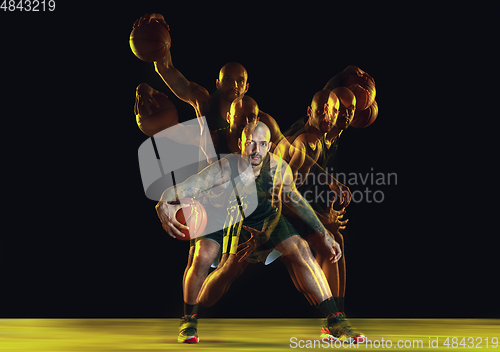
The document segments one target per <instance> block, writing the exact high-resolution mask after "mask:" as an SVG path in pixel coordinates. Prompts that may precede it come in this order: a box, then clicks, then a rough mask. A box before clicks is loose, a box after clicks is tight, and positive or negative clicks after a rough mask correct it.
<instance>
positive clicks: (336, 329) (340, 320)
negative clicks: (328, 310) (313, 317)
mask: <svg viewBox="0 0 500 352" xmlns="http://www.w3.org/2000/svg"><path fill="white" fill-rule="evenodd" d="M321 338H322V339H326V341H349V343H363V342H365V340H366V337H365V335H363V334H360V333H357V332H355V331H353V330H352V329H351V327H350V326H349V324H347V320H346V318H345V315H344V313H341V312H338V313H334V314H330V315H329V316H328V317H327V318H326V326H323V327H322V328H321Z"/></svg>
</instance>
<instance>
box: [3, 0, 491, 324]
mask: <svg viewBox="0 0 500 352" xmlns="http://www.w3.org/2000/svg"><path fill="white" fill-rule="evenodd" d="M99 6H100V8H99V9H90V8H88V7H85V8H84V7H81V8H77V7H76V6H75V5H67V4H62V3H61V2H60V1H58V2H57V9H56V11H55V12H54V13H41V14H39V15H40V16H38V17H37V14H33V13H29V14H27V13H26V14H20V13H15V14H9V13H3V12H2V13H1V16H2V17H1V18H2V24H1V25H0V26H2V29H3V30H4V33H7V32H9V33H14V35H12V36H8V37H7V38H6V39H5V44H4V45H5V47H6V48H12V50H11V51H8V52H20V51H21V50H22V51H21V52H22V53H25V54H23V55H21V57H16V56H14V55H8V54H6V55H5V58H4V59H2V60H5V67H6V68H7V67H9V70H12V71H13V72H19V77H18V78H16V79H14V80H12V81H10V82H9V83H8V84H6V85H5V91H4V94H3V97H4V98H3V99H5V104H8V105H9V106H14V108H15V110H16V111H17V113H19V110H20V109H21V111H23V115H22V116H24V118H23V121H24V122H23V124H21V125H18V127H17V128H16V129H14V130H15V131H16V132H17V131H19V132H21V133H22V135H23V136H29V138H25V139H24V140H25V143H26V144H28V145H29V149H30V150H31V152H30V154H29V156H28V155H26V156H27V159H28V160H30V163H29V165H30V166H26V163H25V162H22V161H20V160H23V159H22V158H21V159H20V158H12V160H11V159H10V158H9V159H7V160H8V162H9V165H13V169H16V170H17V168H19V170H26V172H23V173H20V174H19V175H20V176H15V177H14V179H15V180H16V182H20V183H23V184H24V185H29V186H27V187H24V188H23V189H24V191H22V192H17V193H16V197H15V198H16V201H21V202H20V203H16V206H15V207H14V206H13V207H12V209H11V210H10V211H9V212H8V213H6V219H8V218H10V219H16V224H17V226H18V229H17V230H15V231H6V232H5V234H4V235H2V237H3V240H2V242H3V243H4V245H2V247H1V254H2V257H1V258H0V260H1V261H2V277H3V281H4V284H3V285H2V295H4V298H3V299H1V300H0V302H1V311H0V316H4V317H177V316H180V315H181V314H182V290H181V281H182V275H183V271H184V268H185V264H186V260H187V252H188V244H187V243H183V242H180V241H175V240H173V239H171V238H170V237H168V235H167V234H166V233H165V232H164V231H163V230H162V228H161V225H160V222H159V220H158V219H157V216H156V212H155V210H154V205H155V204H156V202H154V201H151V200H149V199H147V198H146V197H145V195H144V191H143V189H142V182H141V178H140V172H139V167H138V162H137V150H138V148H139V146H140V145H141V144H142V142H143V141H145V140H146V139H147V136H146V135H144V134H143V133H142V132H141V131H140V130H139V129H138V127H137V125H136V122H135V116H134V113H133V105H134V98H135V87H136V86H137V85H138V84H139V83H141V82H147V83H148V84H150V85H151V86H152V87H153V88H155V89H157V90H160V91H163V92H164V93H166V94H167V95H168V96H169V97H170V98H171V99H172V100H174V101H175V103H176V104H177V106H178V109H179V111H180V112H181V113H182V114H185V115H184V116H185V117H186V118H188V117H189V116H191V117H194V115H193V112H192V108H191V107H189V106H187V105H186V104H184V103H182V102H180V101H179V100H178V99H176V98H175V97H174V96H173V94H172V93H171V92H170V91H169V89H168V88H167V87H166V86H165V85H164V83H163V82H162V81H161V79H160V78H159V76H158V75H157V74H156V73H155V72H154V68H153V64H150V63H145V62H142V61H140V60H139V59H137V58H136V57H135V56H134V55H133V54H132V52H131V50H130V48H129V44H128V36H129V34H130V31H131V29H132V24H133V23H134V21H135V20H136V19H137V18H139V17H140V16H142V15H143V14H145V13H150V12H158V13H161V14H163V15H164V17H165V20H166V22H167V23H168V24H169V25H170V34H171V37H172V48H171V52H172V58H173V63H174V65H175V67H176V68H178V69H179V70H180V72H182V73H183V74H184V75H185V76H186V78H187V79H189V80H192V81H194V82H196V83H198V84H200V85H201V86H203V87H205V88H207V89H208V90H209V92H212V91H213V90H215V79H216V78H217V76H218V72H219V69H220V68H221V67H222V66H223V65H224V64H225V63H227V62H229V61H237V62H240V63H242V64H243V65H244V66H245V67H246V69H247V71H248V73H249V80H248V82H249V83H250V88H249V91H248V95H250V96H251V97H253V98H254V99H255V100H256V101H257V102H258V103H259V107H260V108H261V110H263V111H265V112H268V113H269V114H271V115H272V116H273V117H274V118H275V119H276V121H277V122H278V123H279V124H280V127H281V129H282V131H285V130H286V129H287V128H288V127H289V126H290V125H291V124H292V123H293V122H294V121H295V120H296V119H298V118H300V117H302V116H304V115H305V113H306V109H307V106H308V105H309V103H310V101H311V98H312V96H313V95H314V93H315V92H316V91H318V90H320V89H322V88H323V86H324V85H325V83H326V82H327V81H328V80H329V79H330V78H331V77H333V76H334V75H336V74H337V73H339V72H340V71H342V70H343V69H344V68H345V67H346V66H348V65H351V64H353V65H356V66H358V67H360V68H361V69H363V70H364V71H366V72H367V73H368V74H370V75H371V76H372V77H373V78H374V79H375V83H376V89H377V96H376V100H377V103H378V104H379V108H380V110H379V116H378V118H377V120H376V121H375V123H374V124H373V125H372V126H370V127H368V128H366V129H355V128H352V127H351V128H349V129H348V130H347V131H346V132H345V133H344V134H343V135H342V137H341V142H340V147H339V151H338V167H339V169H338V171H339V172H344V173H350V172H355V173H358V174H359V173H361V174H363V175H365V174H367V173H370V172H371V169H372V168H373V172H374V173H378V172H381V173H384V174H385V175H387V174H389V173H397V185H387V186H376V185H375V186H373V187H372V186H370V185H369V186H368V187H370V189H371V190H372V191H375V190H380V191H382V192H383V193H384V201H383V202H382V203H379V204H377V203H369V204H368V203H366V202H362V203H352V204H351V205H350V206H349V208H348V211H347V216H346V217H347V218H349V219H350V222H349V225H348V228H347V230H346V231H345V232H344V239H345V256H346V260H347V293H346V311H347V313H348V315H350V316H352V317H499V316H500V313H499V309H498V308H499V307H498V304H497V303H496V302H495V300H494V299H493V298H494V294H493V290H494V289H493V287H494V279H493V277H494V273H495V272H496V269H497V268H498V264H496V263H495V262H494V261H493V257H492V255H493V252H491V255H490V253H489V251H492V250H493V248H491V247H490V246H484V243H485V241H487V240H488V236H491V231H486V230H484V226H485V225H480V224H474V225H472V224H470V222H468V221H465V219H466V218H467V217H471V215H470V214H468V213H467V212H466V211H464V210H463V209H462V208H461V207H460V204H461V202H462V201H463V199H462V198H461V196H460V195H458V194H457V192H459V191H460V192H461V191H463V189H460V187H457V184H456V182H457V180H456V177H455V175H454V174H453V171H456V170H457V169H460V168H461V167H463V164H461V163H460V161H461V159H460V157H458V158H457V159H456V157H457V155H456V153H454V151H456V149H454V145H461V144H460V143H461V141H462V140H461V139H460V137H459V135H460V133H458V132H457V131H458V129H457V127H459V126H461V125H462V117H463V115H461V114H462V112H461V111H450V110H451V109H450V108H449V107H448V106H449V105H448V104H449V102H450V100H451V99H453V101H461V100H462V97H461V94H457V93H455V92H454V90H457V89H460V85H461V84H462V85H465V83H464V82H463V81H462V77H463V76H467V75H468V72H471V70H472V69H473V68H472V67H470V66H472V65H473V63H472V62H470V61H468V60H467V55H470V54H471V53H476V56H480V61H481V62H482V64H485V63H486V60H489V59H491V54H492V53H493V52H494V50H493V49H495V48H494V47H493V45H492V44H491V41H493V39H492V38H493V37H494V35H495V33H496V34H498V25H496V24H494V23H498V3H496V2H494V3H493V2H488V3H484V4H482V5H477V6H476V7H474V8H470V7H467V6H465V5H460V4H453V6H452V5H450V6H448V7H446V6H444V5H443V7H440V8H434V7H430V6H426V5H421V4H420V3H419V4H413V5H408V4H405V5H400V6H399V7H398V6H390V5H387V4H384V5H374V4H371V5H366V4H361V3H356V4H353V5H345V4H343V3H342V4H336V3H329V5H324V4H321V3H315V2H307V5H306V3H304V4H300V5H293V4H288V5H286V6H281V7H275V6H271V5H269V4H266V5H258V4H257V3H246V4H241V3H239V4H238V5H232V6H233V7H232V8H231V9H230V10H229V9H228V8H226V7H223V6H222V5H217V4H216V3H213V4H212V3H210V4H207V5H202V6H198V5H196V6H195V5H174V4H169V3H168V2H166V1H162V2H160V1H157V2H155V1H142V2H140V3H139V2H138V3H137V4H128V5H127V4H125V5H124V4H123V3H122V2H115V3H112V2H107V3H105V4H100V5H99ZM222 8H224V9H223V10H222ZM495 21H496V22H495ZM25 27H28V28H30V31H31V34H32V35H31V37H30V38H35V39H32V41H29V44H27V41H26V40H21V39H20V38H21V37H22V36H21V34H20V32H19V31H20V29H21V28H25ZM52 38H57V40H54V39H52ZM6 52H7V51H6ZM475 59H477V57H475ZM492 62H493V61H492ZM469 65H470V66H469ZM6 72H9V71H8V70H6ZM466 73H467V75H466ZM462 75H463V76H462ZM23 97H24V98H26V97H29V98H30V103H29V104H26V101H25V100H23ZM16 98H21V100H19V101H17V100H12V99H16ZM450 115H452V116H450ZM16 116H19V115H16ZM452 119H453V123H451V122H450V121H451V120H452ZM9 121H12V120H11V119H9ZM26 126H29V127H26ZM5 133H6V134H7V131H6V132H5ZM460 148H462V147H460ZM473 168H474V165H471V164H470V163H469V164H468V165H467V166H466V169H467V170H471V169H473ZM450 170H451V171H452V172H451V173H450ZM351 190H352V191H355V190H360V191H364V186H352V187H351ZM17 204H19V205H17ZM485 214H486V213H485ZM23 229H24V230H23ZM7 232H8V233H9V234H10V235H8V234H7ZM205 314H206V316H210V317H308V316H319V315H318V313H317V312H316V311H315V310H314V309H313V308H311V307H309V305H308V303H307V301H306V300H305V298H304V297H303V296H302V294H300V293H299V292H297V290H296V289H295V287H294V286H293V284H292V281H291V280H290V278H289V275H288V272H287V271H286V268H285V266H284V265H283V264H281V263H280V262H276V263H273V264H272V265H270V266H263V265H261V264H254V265H250V266H249V267H248V269H247V271H246V272H245V273H244V274H243V275H242V276H241V277H240V278H239V279H238V280H237V281H235V282H234V284H233V286H232V287H231V289H230V291H229V292H228V293H227V294H226V296H224V297H223V299H222V300H221V301H220V302H219V303H218V304H217V305H216V306H214V307H213V308H211V309H210V310H207V311H205V313H203V315H205Z"/></svg>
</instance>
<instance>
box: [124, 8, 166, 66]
mask: <svg viewBox="0 0 500 352" xmlns="http://www.w3.org/2000/svg"><path fill="white" fill-rule="evenodd" d="M169 30H170V28H169V27H168V24H166V23H165V19H164V18H163V16H162V15H160V14H157V13H153V14H147V15H144V16H142V17H141V18H139V19H138V20H137V21H135V23H134V26H133V29H132V32H131V33H130V40H129V43H130V48H131V49H132V52H133V53H134V54H135V56H137V57H138V58H139V59H141V60H143V61H146V62H154V61H159V60H161V59H162V58H164V57H165V55H167V53H168V52H169V51H170V42H171V40H170V33H169Z"/></svg>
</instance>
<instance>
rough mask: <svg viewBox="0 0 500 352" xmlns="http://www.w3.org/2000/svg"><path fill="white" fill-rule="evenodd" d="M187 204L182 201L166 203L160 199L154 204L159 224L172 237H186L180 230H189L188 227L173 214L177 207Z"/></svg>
mask: <svg viewBox="0 0 500 352" xmlns="http://www.w3.org/2000/svg"><path fill="white" fill-rule="evenodd" d="M187 206H188V205H187V204H183V203H180V204H168V203H166V202H161V201H160V202H158V204H156V207H155V208H156V213H157V214H158V217H159V218H160V221H161V225H162V227H163V229H164V230H165V231H167V233H168V234H169V235H170V236H171V237H173V238H178V237H186V235H185V234H184V233H182V232H181V230H189V227H187V226H186V225H183V224H181V223H180V222H179V221H177V219H176V218H175V214H176V213H177V211H178V210H179V209H182V208H183V207H187Z"/></svg>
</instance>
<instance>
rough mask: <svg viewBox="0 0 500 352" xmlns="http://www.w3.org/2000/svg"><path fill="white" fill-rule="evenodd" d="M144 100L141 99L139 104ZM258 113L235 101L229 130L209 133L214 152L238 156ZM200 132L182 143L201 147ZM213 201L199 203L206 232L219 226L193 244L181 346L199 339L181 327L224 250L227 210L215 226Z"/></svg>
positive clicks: (244, 100) (247, 102) (249, 103)
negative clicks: (204, 214) (246, 130)
mask: <svg viewBox="0 0 500 352" xmlns="http://www.w3.org/2000/svg"><path fill="white" fill-rule="evenodd" d="M141 99H142V98H139V100H141ZM258 113H259V108H258V105H257V103H256V102H255V100H253V99H252V98H251V97H249V96H242V97H239V98H236V99H234V100H233V102H232V103H231V107H230V109H229V112H228V113H227V116H226V118H227V122H228V124H229V127H227V128H223V129H219V130H217V131H210V135H211V137H212V141H213V144H214V146H215V151H216V152H217V154H218V155H220V154H230V153H234V152H239V147H238V139H239V138H240V136H241V133H242V131H243V128H244V127H245V126H246V125H247V124H256V123H257V121H258V119H259V117H258ZM195 130H196V129H195ZM197 131H198V133H197V134H198V136H197V135H196V133H193V135H190V131H189V130H186V131H185V132H184V133H182V136H180V137H181V139H184V140H188V141H190V143H194V144H195V145H199V142H196V138H199V130H197ZM214 198H216V195H214V194H213V193H210V192H206V195H203V197H200V201H201V203H202V204H203V205H204V206H205V209H206V211H207V216H208V221H209V226H207V228H210V227H211V226H210V225H211V223H213V224H214V225H213V227H215V226H217V225H218V226H219V231H214V232H212V233H209V234H205V235H204V236H201V237H198V238H197V239H196V240H191V241H190V248H189V255H188V261H187V265H186V269H185V270H184V277H183V293H184V315H183V317H182V318H181V329H180V332H179V336H178V341H179V342H185V343H196V342H197V337H196V336H194V335H193V334H189V333H188V334H186V329H185V328H183V327H182V326H184V325H185V324H188V323H189V322H191V321H195V319H196V315H197V313H198V304H197V297H198V294H199V292H200V289H201V286H202V284H203V282H204V281H205V279H206V277H207V275H208V272H209V270H210V267H211V265H212V263H214V262H216V261H217V260H218V258H219V253H220V251H221V248H222V238H223V233H222V228H223V226H224V220H225V214H226V213H225V208H227V206H226V204H224V218H223V219H222V220H221V221H219V222H218V223H216V221H217V220H218V217H217V215H218V213H219V212H220V210H217V207H220V206H221V204H215V205H214V204H213V203H214ZM222 202H224V200H223V198H221V199H220V200H218V203H222ZM207 231H208V229H207ZM169 234H170V233H169Z"/></svg>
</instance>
